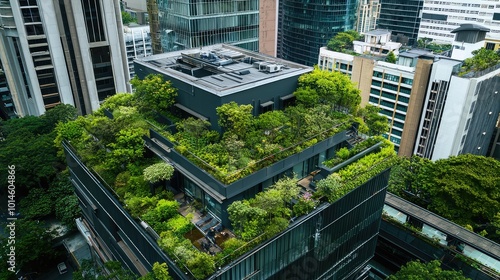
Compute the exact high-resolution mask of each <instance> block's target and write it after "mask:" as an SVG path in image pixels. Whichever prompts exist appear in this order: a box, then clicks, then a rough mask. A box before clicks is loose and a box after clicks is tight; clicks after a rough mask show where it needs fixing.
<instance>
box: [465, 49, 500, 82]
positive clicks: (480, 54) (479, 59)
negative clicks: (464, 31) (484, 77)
mask: <svg viewBox="0 0 500 280" xmlns="http://www.w3.org/2000/svg"><path fill="white" fill-rule="evenodd" d="M472 54H473V57H470V58H467V59H465V60H464V63H463V65H462V69H461V71H460V73H458V75H459V76H462V75H465V74H466V73H468V72H471V71H473V72H479V71H483V70H486V69H488V68H490V67H493V66H495V65H497V64H499V63H500V52H499V51H493V50H488V49H485V48H481V49H479V50H475V51H473V52H472Z"/></svg>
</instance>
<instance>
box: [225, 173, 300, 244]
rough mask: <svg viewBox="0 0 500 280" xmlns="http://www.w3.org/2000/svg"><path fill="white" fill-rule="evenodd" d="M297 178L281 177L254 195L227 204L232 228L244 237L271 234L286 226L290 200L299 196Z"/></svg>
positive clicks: (249, 237)
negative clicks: (253, 196)
mask: <svg viewBox="0 0 500 280" xmlns="http://www.w3.org/2000/svg"><path fill="white" fill-rule="evenodd" d="M296 181H297V180H296V178H282V179H280V180H278V182H276V184H275V185H273V186H271V187H270V188H269V189H268V190H266V191H264V192H260V193H258V194H257V195H256V196H255V198H252V199H248V200H239V201H235V202H233V203H232V204H231V205H229V207H228V208H227V212H228V213H229V219H230V220H231V224H232V225H233V228H234V232H235V233H236V234H237V235H238V236H241V238H242V239H243V240H245V241H249V240H252V239H254V238H256V237H257V236H260V235H262V234H264V236H265V237H264V238H268V237H271V236H273V235H274V234H276V233H278V232H280V231H282V230H283V229H285V228H286V227H287V226H288V219H289V218H290V217H291V214H292V211H291V209H290V207H289V205H290V203H291V200H292V199H294V198H298V195H299V191H300V187H299V186H297V182H296Z"/></svg>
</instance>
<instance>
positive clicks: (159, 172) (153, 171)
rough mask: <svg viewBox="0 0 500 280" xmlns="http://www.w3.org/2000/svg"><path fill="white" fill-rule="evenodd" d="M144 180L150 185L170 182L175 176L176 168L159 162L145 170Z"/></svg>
mask: <svg viewBox="0 0 500 280" xmlns="http://www.w3.org/2000/svg"><path fill="white" fill-rule="evenodd" d="M143 175H144V179H145V180H146V181H148V182H150V183H156V182H159V181H163V180H170V178H171V177H172V175H174V167H173V166H172V165H171V164H168V163H166V162H159V163H156V164H153V165H151V166H148V167H146V168H145V169H144V173H143Z"/></svg>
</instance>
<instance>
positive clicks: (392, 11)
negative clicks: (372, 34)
mask: <svg viewBox="0 0 500 280" xmlns="http://www.w3.org/2000/svg"><path fill="white" fill-rule="evenodd" d="M380 3H381V7H380V17H379V20H378V25H377V27H378V28H381V29H388V30H390V31H392V36H393V37H395V38H394V39H395V40H393V41H397V42H401V43H403V45H408V46H413V45H415V44H416V43H417V37H418V28H419V26H420V18H421V15H420V12H421V11H422V8H423V5H424V0H381V1H380ZM398 35H399V36H398Z"/></svg>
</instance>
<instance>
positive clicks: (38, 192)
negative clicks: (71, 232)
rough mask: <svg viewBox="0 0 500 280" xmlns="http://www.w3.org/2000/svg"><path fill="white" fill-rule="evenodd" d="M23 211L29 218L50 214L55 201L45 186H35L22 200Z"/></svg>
mask: <svg viewBox="0 0 500 280" xmlns="http://www.w3.org/2000/svg"><path fill="white" fill-rule="evenodd" d="M20 206H21V212H22V213H23V215H24V216H25V217H26V218H28V219H37V218H42V217H45V216H48V215H50V214H51V213H52V211H53V207H54V205H53V203H52V201H51V197H50V195H49V193H48V192H47V191H46V190H45V189H43V188H33V189H31V190H30V192H29V194H28V195H27V196H26V197H25V198H23V199H22V200H21V201H20Z"/></svg>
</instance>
